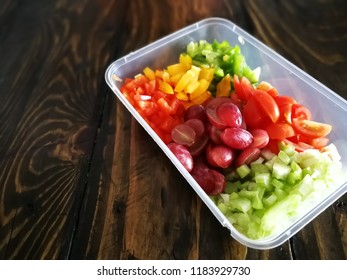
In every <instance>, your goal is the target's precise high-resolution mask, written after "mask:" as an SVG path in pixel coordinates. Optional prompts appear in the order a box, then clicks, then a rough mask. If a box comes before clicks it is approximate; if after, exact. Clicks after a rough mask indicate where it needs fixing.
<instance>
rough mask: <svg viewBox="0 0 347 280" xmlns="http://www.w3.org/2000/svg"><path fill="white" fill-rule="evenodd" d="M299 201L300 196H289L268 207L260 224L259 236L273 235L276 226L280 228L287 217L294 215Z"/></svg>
mask: <svg viewBox="0 0 347 280" xmlns="http://www.w3.org/2000/svg"><path fill="white" fill-rule="evenodd" d="M300 201H301V197H300V195H298V194H289V195H288V196H287V197H285V198H283V199H282V200H280V201H279V202H277V203H275V204H274V205H273V206H272V207H270V208H269V209H268V210H267V211H266V212H265V214H264V216H263V219H262V221H261V223H260V232H261V236H263V235H264V234H265V235H267V234H271V233H273V232H274V231H275V230H276V228H277V226H279V227H280V226H281V224H282V223H283V221H286V220H287V219H288V217H289V216H292V215H294V214H295V211H296V209H297V208H298V205H299V203H300Z"/></svg>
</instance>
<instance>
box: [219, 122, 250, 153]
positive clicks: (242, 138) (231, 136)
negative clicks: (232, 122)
mask: <svg viewBox="0 0 347 280" xmlns="http://www.w3.org/2000/svg"><path fill="white" fill-rule="evenodd" d="M220 138H221V140H222V141H223V143H224V144H225V145H227V146H229V147H230V148H233V149H237V150H244V149H246V148H247V147H248V146H249V145H250V144H251V143H252V141H253V136H252V134H250V133H249V132H248V131H247V130H245V129H242V128H233V127H231V128H226V129H224V130H223V132H222V133H221V135H220Z"/></svg>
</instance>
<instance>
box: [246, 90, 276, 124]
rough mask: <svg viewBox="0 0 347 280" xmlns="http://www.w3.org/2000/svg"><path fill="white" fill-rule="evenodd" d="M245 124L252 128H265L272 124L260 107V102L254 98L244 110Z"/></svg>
mask: <svg viewBox="0 0 347 280" xmlns="http://www.w3.org/2000/svg"><path fill="white" fill-rule="evenodd" d="M243 117H244V120H245V123H246V125H247V126H249V127H250V128H265V127H266V126H267V125H269V124H270V123H271V119H270V117H269V116H268V115H267V114H266V113H265V111H264V110H263V108H261V107H260V105H259V103H258V101H257V100H256V99H255V97H254V96H252V97H251V98H250V99H249V100H248V102H247V103H246V105H245V107H244V108H243Z"/></svg>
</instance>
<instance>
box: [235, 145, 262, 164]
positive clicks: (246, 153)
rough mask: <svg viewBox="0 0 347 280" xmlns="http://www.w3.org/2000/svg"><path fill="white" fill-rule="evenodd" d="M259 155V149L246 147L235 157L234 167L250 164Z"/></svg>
mask: <svg viewBox="0 0 347 280" xmlns="http://www.w3.org/2000/svg"><path fill="white" fill-rule="evenodd" d="M259 157H260V150H259V149H258V148H251V147H248V148H246V149H244V150H243V151H242V152H241V153H240V154H239V156H238V157H237V159H236V163H235V165H236V167H239V166H241V165H243V164H247V165H248V164H250V163H251V162H253V161H255V160H257V159H258V158H259Z"/></svg>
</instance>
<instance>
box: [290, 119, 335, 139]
mask: <svg viewBox="0 0 347 280" xmlns="http://www.w3.org/2000/svg"><path fill="white" fill-rule="evenodd" d="M292 122H293V127H294V128H295V130H296V131H298V133H300V134H302V135H304V136H307V137H311V138H318V137H325V136H327V135H328V134H329V133H330V131H331V130H332V126H331V125H330V124H326V123H320V122H315V121H310V120H305V119H297V118H293V119H292Z"/></svg>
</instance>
